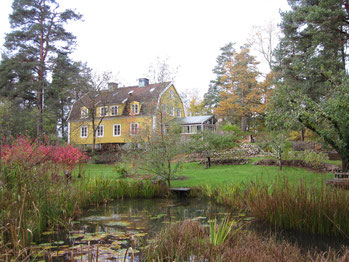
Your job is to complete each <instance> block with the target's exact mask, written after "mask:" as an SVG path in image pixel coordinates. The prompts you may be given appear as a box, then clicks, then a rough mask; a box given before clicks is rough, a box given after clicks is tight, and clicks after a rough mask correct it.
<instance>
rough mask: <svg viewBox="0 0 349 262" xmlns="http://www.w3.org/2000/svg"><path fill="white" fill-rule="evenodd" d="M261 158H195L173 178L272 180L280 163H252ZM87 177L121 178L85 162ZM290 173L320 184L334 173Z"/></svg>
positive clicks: (292, 178) (178, 183)
mask: <svg viewBox="0 0 349 262" xmlns="http://www.w3.org/2000/svg"><path fill="white" fill-rule="evenodd" d="M256 160H258V159H252V161H251V162H250V163H249V164H246V165H222V166H212V167H211V168H205V167H204V166H203V165H200V164H198V163H196V162H192V163H185V164H184V165H183V169H182V171H181V172H180V175H181V176H183V177H184V180H174V181H173V182H171V185H172V186H173V187H197V186H205V185H207V184H208V185H210V186H212V187H218V186H221V185H225V184H227V183H228V184H231V183H234V184H240V183H246V182H249V181H256V180H260V179H262V180H263V181H265V182H267V183H272V182H273V181H274V179H275V177H277V176H278V175H280V171H279V170H278V167H274V166H258V165H253V164H252V163H253V162H254V161H256ZM84 170H85V176H86V177H106V178H111V179H117V178H119V175H118V174H117V173H116V172H115V169H114V166H113V165H96V164H85V165H84ZM281 173H282V174H283V175H285V176H287V178H288V180H289V182H290V183H292V184H294V183H298V182H299V181H300V180H301V179H303V180H305V181H306V182H307V183H315V184H318V185H320V184H321V183H322V181H325V180H326V179H330V178H333V174H323V173H316V172H311V171H309V170H306V169H303V168H296V167H287V166H286V167H284V168H283V171H282V172H281Z"/></svg>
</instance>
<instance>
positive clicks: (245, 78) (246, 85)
mask: <svg viewBox="0 0 349 262" xmlns="http://www.w3.org/2000/svg"><path fill="white" fill-rule="evenodd" d="M257 64H258V62H256V60H255V58H254V57H253V56H251V55H250V54H249V49H248V47H242V48H241V51H240V52H236V51H234V52H233V53H232V57H231V59H230V60H229V61H228V62H226V63H225V64H224V66H223V69H224V74H223V76H221V78H222V82H224V83H225V84H224V85H223V87H222V91H221V93H220V97H221V101H220V103H219V105H218V106H217V108H216V110H215V114H217V115H220V116H225V117H226V116H231V117H234V118H236V117H238V118H241V122H242V130H243V131H245V130H246V118H248V117H251V116H256V115H259V114H263V113H264V112H265V103H263V99H264V98H265V89H266V88H265V87H263V85H261V83H259V82H258V81H257V78H258V76H259V75H260V73H259V71H258V70H257Z"/></svg>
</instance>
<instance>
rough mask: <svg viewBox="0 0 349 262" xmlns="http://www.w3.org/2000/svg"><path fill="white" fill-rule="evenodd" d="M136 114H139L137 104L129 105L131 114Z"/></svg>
mask: <svg viewBox="0 0 349 262" xmlns="http://www.w3.org/2000/svg"><path fill="white" fill-rule="evenodd" d="M138 113H139V108H138V104H133V105H131V114H138Z"/></svg>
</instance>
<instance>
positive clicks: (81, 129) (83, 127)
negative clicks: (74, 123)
mask: <svg viewBox="0 0 349 262" xmlns="http://www.w3.org/2000/svg"><path fill="white" fill-rule="evenodd" d="M85 128H86V135H85V136H84V135H83V133H84V132H83V129H85ZM80 137H81V138H87V137H88V127H87V126H82V127H81V128H80Z"/></svg>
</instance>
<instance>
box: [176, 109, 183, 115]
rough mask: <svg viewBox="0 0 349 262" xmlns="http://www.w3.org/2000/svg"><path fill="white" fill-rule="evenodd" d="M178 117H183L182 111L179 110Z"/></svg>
mask: <svg viewBox="0 0 349 262" xmlns="http://www.w3.org/2000/svg"><path fill="white" fill-rule="evenodd" d="M177 117H182V110H181V109H180V108H177Z"/></svg>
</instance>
